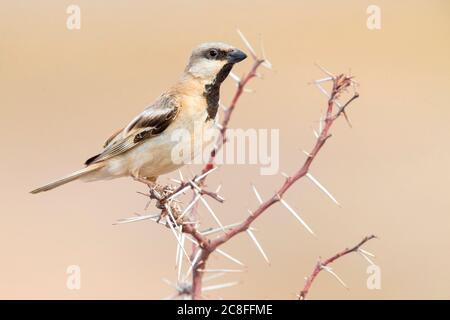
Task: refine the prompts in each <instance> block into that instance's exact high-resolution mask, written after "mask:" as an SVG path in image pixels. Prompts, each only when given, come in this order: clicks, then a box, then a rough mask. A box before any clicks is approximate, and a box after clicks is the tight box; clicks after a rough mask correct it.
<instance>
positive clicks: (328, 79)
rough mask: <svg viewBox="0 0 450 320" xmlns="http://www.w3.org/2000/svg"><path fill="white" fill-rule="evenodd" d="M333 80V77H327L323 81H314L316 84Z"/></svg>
mask: <svg viewBox="0 0 450 320" xmlns="http://www.w3.org/2000/svg"><path fill="white" fill-rule="evenodd" d="M332 80H333V78H332V77H326V78H323V79H319V80H314V83H322V82H327V81H332Z"/></svg>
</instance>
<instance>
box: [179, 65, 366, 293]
mask: <svg viewBox="0 0 450 320" xmlns="http://www.w3.org/2000/svg"><path fill="white" fill-rule="evenodd" d="M260 63H261V61H257V62H256V63H255V64H254V67H253V68H252V71H251V72H249V74H248V75H247V77H246V78H244V79H248V80H250V79H251V78H253V77H254V74H255V71H256V68H257V67H258V66H259V65H260ZM248 80H247V81H245V82H243V83H247V82H248ZM352 83H353V82H352V79H351V77H348V76H346V75H344V74H341V75H339V76H337V77H334V78H333V88H332V91H331V93H330V96H329V99H328V106H327V112H326V118H325V120H324V121H325V124H324V127H323V129H322V132H321V133H320V134H319V137H318V138H317V141H316V143H315V145H314V147H313V149H312V151H311V152H309V154H308V157H307V159H306V160H305V162H304V163H303V165H302V166H301V168H300V169H299V170H298V171H297V172H296V173H295V174H293V175H292V176H290V177H287V178H286V181H285V182H284V184H283V185H282V186H281V187H280V188H279V189H278V191H277V192H276V193H275V194H274V195H273V196H272V197H271V198H270V199H269V200H267V201H265V202H263V203H262V204H261V205H260V206H259V207H258V208H257V209H256V210H254V211H253V212H252V213H251V214H250V215H249V216H248V217H247V218H246V219H245V220H244V221H243V222H242V223H241V224H239V225H238V226H236V227H234V228H232V229H230V230H228V231H227V232H226V233H224V234H223V235H221V236H220V237H218V238H215V239H214V240H210V239H206V238H204V237H202V236H199V235H198V233H197V234H196V230H195V228H192V229H190V228H188V229H184V231H185V232H187V233H191V234H192V235H193V236H195V237H196V239H197V241H198V242H199V243H200V247H201V250H202V252H201V254H200V258H199V263H198V264H197V266H196V267H195V268H194V271H193V281H192V298H193V299H199V298H200V297H201V291H202V281H201V279H202V276H203V273H201V272H198V271H197V269H203V268H204V267H205V264H206V261H207V259H208V258H209V256H210V254H211V253H212V252H214V251H215V250H216V248H217V247H219V246H220V245H222V244H224V243H225V242H227V241H229V240H230V239H232V238H233V237H234V236H236V235H237V234H239V233H241V232H244V231H247V230H248V229H249V227H250V225H251V224H252V223H253V222H254V221H255V220H256V219H257V218H258V217H259V216H260V215H261V214H262V213H263V212H265V211H266V210H267V209H268V208H270V207H271V206H272V205H273V204H275V203H276V202H278V201H280V199H281V198H282V197H283V195H284V194H285V193H286V192H287V190H289V188H290V187H291V186H292V185H293V184H294V183H295V182H297V181H298V180H299V179H301V178H303V177H305V176H306V175H307V173H308V170H309V168H310V166H311V164H312V162H313V160H314V159H315V158H316V156H317V154H318V153H319V151H320V150H321V149H322V147H323V145H324V144H325V142H326V141H327V140H328V138H330V137H331V135H330V133H329V131H330V128H331V126H332V125H333V123H334V121H335V120H336V119H337V118H338V117H339V116H340V115H342V114H344V112H345V109H344V108H345V107H347V106H348V104H349V103H350V102H352V101H353V100H354V99H356V98H357V97H358V94H357V93H354V95H353V96H352V97H351V98H350V99H349V100H348V102H347V103H345V104H344V106H343V107H341V108H340V109H339V110H338V111H337V112H336V114H333V111H334V106H335V102H336V100H337V98H338V97H340V95H341V94H342V92H343V91H345V90H346V89H347V88H349V87H350V86H351V85H352ZM242 91H243V86H242V85H241V86H239V87H238V93H237V94H236V95H235V99H233V104H232V105H233V109H234V107H235V105H236V102H237V100H238V98H239V97H240V95H241V93H242ZM233 109H230V110H233ZM230 114H231V113H229V114H228V117H226V118H225V121H226V124H228V121H229V118H230ZM226 127H227V126H226V125H224V126H223V128H224V130H226V129H225V128H226ZM224 132H225V131H224ZM211 155H212V157H211V158H212V159H211V160H212V161H214V156H215V153H214V154H211ZM207 166H208V167H205V168H206V169H208V168H211V167H212V166H213V162H211V163H208V165H207ZM197 250H198V249H197ZM195 254H196V251H195V252H194V253H193V255H195Z"/></svg>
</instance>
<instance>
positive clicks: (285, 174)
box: [281, 171, 290, 179]
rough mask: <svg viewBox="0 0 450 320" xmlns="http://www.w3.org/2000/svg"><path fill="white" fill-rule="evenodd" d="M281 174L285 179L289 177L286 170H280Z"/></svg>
mask: <svg viewBox="0 0 450 320" xmlns="http://www.w3.org/2000/svg"><path fill="white" fill-rule="evenodd" d="M281 175H282V176H283V177H285V178H286V179H289V178H290V177H289V175H288V174H287V173H286V172H283V171H282V172H281Z"/></svg>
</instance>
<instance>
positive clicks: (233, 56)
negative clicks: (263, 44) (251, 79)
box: [227, 49, 247, 63]
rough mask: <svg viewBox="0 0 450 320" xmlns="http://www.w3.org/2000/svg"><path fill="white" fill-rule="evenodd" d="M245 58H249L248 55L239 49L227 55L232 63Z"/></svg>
mask: <svg viewBox="0 0 450 320" xmlns="http://www.w3.org/2000/svg"><path fill="white" fill-rule="evenodd" d="M245 58H247V55H246V54H245V53H244V52H242V51H241V50H239V49H233V50H231V51H230V52H229V53H228V55H227V60H228V62H230V63H238V62H241V61H242V60H244V59H245Z"/></svg>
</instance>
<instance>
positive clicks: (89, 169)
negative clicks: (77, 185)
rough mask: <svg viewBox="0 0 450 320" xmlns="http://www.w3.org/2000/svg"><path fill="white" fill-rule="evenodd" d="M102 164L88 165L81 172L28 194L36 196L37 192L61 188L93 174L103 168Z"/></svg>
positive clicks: (73, 173)
mask: <svg viewBox="0 0 450 320" xmlns="http://www.w3.org/2000/svg"><path fill="white" fill-rule="evenodd" d="M103 165H104V164H103V163H101V162H100V163H95V164H93V165H90V166H88V167H86V168H83V169H81V170H78V171H75V172H72V173H71V174H69V175H67V176H65V177H62V178H61V179H58V180H56V181H53V182H50V183H48V184H46V185H45V186H42V187H40V188H37V189H34V190H33V191H30V193H33V194H36V193H39V192H44V191H48V190H52V189H54V188H56V187H59V186H62V185H63V184H66V183H69V182H70V181H73V180H76V179H78V178H80V177H82V176H85V175H87V174H89V173H91V172H94V171H96V170H98V169H100V168H102V167H103Z"/></svg>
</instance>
